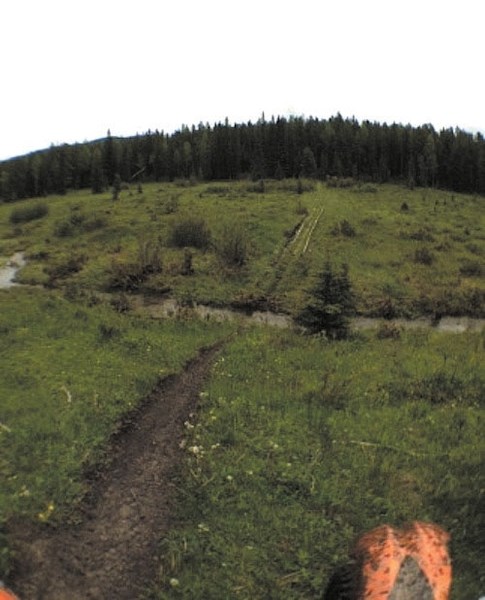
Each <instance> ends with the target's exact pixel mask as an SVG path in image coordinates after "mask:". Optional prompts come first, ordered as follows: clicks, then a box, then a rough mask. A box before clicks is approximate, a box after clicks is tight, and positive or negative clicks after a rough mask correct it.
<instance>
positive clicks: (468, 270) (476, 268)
mask: <svg viewBox="0 0 485 600" xmlns="http://www.w3.org/2000/svg"><path fill="white" fill-rule="evenodd" d="M483 272H484V268H483V266H482V264H481V263H480V262H478V260H467V261H465V262H464V263H463V264H462V265H461V267H460V273H461V275H464V276H465V277H480V276H481V275H483Z"/></svg>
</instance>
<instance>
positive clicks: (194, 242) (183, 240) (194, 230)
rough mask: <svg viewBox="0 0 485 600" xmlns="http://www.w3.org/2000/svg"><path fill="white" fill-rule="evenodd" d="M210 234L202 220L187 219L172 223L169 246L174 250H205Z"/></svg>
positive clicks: (208, 243) (209, 241)
mask: <svg viewBox="0 0 485 600" xmlns="http://www.w3.org/2000/svg"><path fill="white" fill-rule="evenodd" d="M211 238H212V236H211V232H210V229H209V227H208V226H207V223H206V222H205V221H204V219H201V218H196V217H189V218H186V219H183V220H180V221H177V222H176V223H174V225H173V227H172V231H171V233H170V240H169V242H170V245H171V246H175V247H176V248H186V247H187V246H190V247H192V248H199V249H200V250H206V249H207V248H208V247H209V245H210V243H211Z"/></svg>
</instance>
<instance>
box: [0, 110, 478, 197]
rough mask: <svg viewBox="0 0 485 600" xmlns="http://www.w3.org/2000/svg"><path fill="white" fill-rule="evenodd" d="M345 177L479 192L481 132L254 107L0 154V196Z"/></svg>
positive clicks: (28, 195)
mask: <svg viewBox="0 0 485 600" xmlns="http://www.w3.org/2000/svg"><path fill="white" fill-rule="evenodd" d="M243 176H248V177H251V178H253V179H254V180H257V179H261V178H264V177H270V178H284V177H298V176H305V177H316V178H320V179H322V180H324V179H327V178H328V177H345V178H347V177H352V178H354V179H357V180H360V181H375V182H386V181H399V182H403V183H406V184H408V185H410V186H414V185H419V186H436V187H440V188H444V189H450V190H456V191H459V192H472V193H480V194H485V140H484V138H483V136H482V135H481V134H476V135H473V134H471V133H467V132H465V131H462V130H460V129H443V130H441V131H439V132H437V131H436V130H435V129H434V128H433V127H432V126H431V125H423V126H421V127H412V126H411V125H400V124H393V125H387V124H380V123H371V122H369V121H364V122H362V123H359V122H358V121H356V120H355V119H344V118H342V117H341V116H340V115H337V116H335V117H332V118H330V119H327V120H321V119H316V118H308V119H305V118H302V117H291V118H281V117H280V118H277V119H275V118H272V119H271V120H270V121H268V120H266V119H265V118H264V117H262V118H261V119H260V120H259V121H258V122H256V123H251V122H248V123H245V124H235V125H231V124H229V123H228V122H227V120H226V121H225V122H224V123H217V124H215V125H213V126H209V125H204V124H202V123H201V124H200V125H199V126H198V127H195V126H192V127H191V128H189V127H186V126H182V127H181V129H180V130H178V131H176V132H175V133H173V134H166V133H163V132H159V131H155V132H151V131H148V132H147V133H146V134H143V135H137V136H135V137H129V138H117V137H113V136H111V134H110V133H109V132H108V135H107V137H106V138H104V139H102V140H97V141H94V142H88V143H84V144H75V145H67V144H66V145H61V146H53V147H51V148H50V149H48V150H43V151H39V152H34V153H32V154H28V155H26V156H22V157H18V158H14V159H11V160H8V161H4V162H3V163H0V198H1V199H2V200H4V201H13V200H16V199H20V198H25V197H30V196H44V195H46V194H52V193H56V194H63V193H65V192H66V191H67V190H68V189H79V188H89V187H90V188H91V189H92V190H93V192H94V193H97V192H101V191H103V190H104V189H106V188H107V187H108V186H112V185H113V182H115V180H117V181H119V180H120V179H121V181H124V182H132V181H164V180H174V179H177V178H184V179H188V178H192V177H193V178H197V179H202V180H217V179H236V178H239V177H243Z"/></svg>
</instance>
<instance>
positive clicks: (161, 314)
mask: <svg viewBox="0 0 485 600" xmlns="http://www.w3.org/2000/svg"><path fill="white" fill-rule="evenodd" d="M25 264H26V260H25V256H24V254H23V252H16V253H15V254H14V255H13V256H11V257H10V258H9V259H8V260H7V263H6V264H5V266H3V267H1V268H0V289H7V288H11V287H13V286H18V285H22V284H20V283H16V281H15V276H16V274H17V272H18V271H19V269H21V268H22V267H23V266H24V265H25ZM129 299H130V304H131V305H132V308H133V309H134V310H135V312H139V313H143V314H148V315H149V316H151V317H152V318H154V319H162V318H167V317H177V316H178V317H180V316H183V315H185V314H195V315H197V316H198V317H199V318H201V319H207V320H209V319H210V320H214V321H234V320H237V319H238V320H240V321H242V322H243V323H248V324H264V325H270V326H272V327H278V328H280V329H288V328H291V327H294V322H293V319H292V318H291V317H290V316H289V315H286V314H279V313H274V312H270V311H254V312H252V313H247V312H244V311H240V310H234V309H231V308H216V307H212V306H207V305H204V304H194V305H192V306H185V305H182V304H180V303H179V302H178V301H177V300H175V299H174V298H157V299H154V298H153V297H146V296H143V295H141V294H133V295H130V296H129ZM383 322H384V323H386V324H388V325H390V326H395V327H398V328H399V329H405V330H409V329H433V330H435V331H441V332H443V333H464V332H465V331H482V330H484V329H485V319H475V318H471V317H442V318H441V319H440V320H439V321H435V320H433V319H432V318H426V317H422V318H418V319H391V320H384V319H378V318H371V317H354V318H353V319H351V327H352V329H354V330H356V331H366V330H369V329H376V328H377V327H379V326H380V325H381V324H382V323H383Z"/></svg>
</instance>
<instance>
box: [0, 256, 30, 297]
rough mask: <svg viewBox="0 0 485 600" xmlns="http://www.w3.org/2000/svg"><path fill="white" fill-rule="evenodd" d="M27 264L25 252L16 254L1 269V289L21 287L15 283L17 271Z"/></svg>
mask: <svg viewBox="0 0 485 600" xmlns="http://www.w3.org/2000/svg"><path fill="white" fill-rule="evenodd" d="M25 264H26V261H25V257H24V254H23V252H16V253H15V254H14V255H13V256H11V257H10V258H9V259H8V261H7V263H6V264H5V265H4V266H3V267H1V268H0V289H6V288H11V287H13V286H14V285H20V284H19V283H16V282H15V276H16V275H17V271H18V270H19V269H21V268H22V267H23V266H24V265H25Z"/></svg>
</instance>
